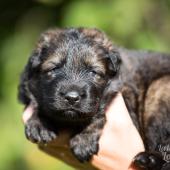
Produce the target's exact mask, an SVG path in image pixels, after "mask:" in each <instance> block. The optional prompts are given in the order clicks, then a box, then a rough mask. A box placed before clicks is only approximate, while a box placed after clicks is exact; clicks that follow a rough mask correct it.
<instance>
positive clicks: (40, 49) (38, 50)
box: [18, 29, 62, 105]
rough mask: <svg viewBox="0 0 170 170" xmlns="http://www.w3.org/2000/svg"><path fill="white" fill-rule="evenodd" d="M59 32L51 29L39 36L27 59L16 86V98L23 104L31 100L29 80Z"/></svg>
mask: <svg viewBox="0 0 170 170" xmlns="http://www.w3.org/2000/svg"><path fill="white" fill-rule="evenodd" d="M61 31H62V30H59V29H51V30H47V31H46V32H44V33H43V34H41V36H40V39H39V41H38V43H37V45H36V47H35V50H34V51H33V53H32V55H31V57H30V58H29V60H28V62H27V65H26V67H25V69H24V71H23V73H22V74H21V78H20V84H19V86H18V98H19V101H21V102H22V103H23V104H25V105H28V104H29V103H30V100H31V99H30V95H31V92H30V89H29V85H28V84H29V80H30V79H31V78H32V77H33V75H34V74H35V73H36V72H37V71H38V69H39V66H40V64H41V63H42V61H43V60H44V59H45V57H46V56H47V55H48V50H47V49H49V45H50V42H52V41H53V39H54V38H56V37H57V36H58V35H59V33H60V32H61Z"/></svg>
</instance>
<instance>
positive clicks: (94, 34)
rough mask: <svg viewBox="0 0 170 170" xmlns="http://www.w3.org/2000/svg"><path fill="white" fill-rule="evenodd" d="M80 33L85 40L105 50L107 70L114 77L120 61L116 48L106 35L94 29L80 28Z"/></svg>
mask: <svg viewBox="0 0 170 170" xmlns="http://www.w3.org/2000/svg"><path fill="white" fill-rule="evenodd" d="M80 31H81V32H82V33H83V34H84V35H85V36H86V38H89V39H92V40H93V41H95V42H96V43H98V44H99V45H101V46H103V48H104V49H105V50H106V56H105V58H106V59H107V61H108V67H109V68H108V70H109V71H110V73H111V74H112V75H115V74H116V73H117V72H118V70H119V67H120V63H121V59H120V55H119V52H118V50H117V47H116V46H114V45H113V43H112V41H111V40H110V39H109V38H108V37H107V36H106V34H105V33H104V32H102V31H100V30H98V29H96V28H80Z"/></svg>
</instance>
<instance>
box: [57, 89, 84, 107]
mask: <svg viewBox="0 0 170 170" xmlns="http://www.w3.org/2000/svg"><path fill="white" fill-rule="evenodd" d="M60 95H61V96H62V97H63V98H64V100H65V102H67V103H68V104H69V105H75V104H79V103H80V102H81V100H82V98H84V97H85V92H83V91H81V92H80V91H78V90H68V91H65V92H61V93H60Z"/></svg>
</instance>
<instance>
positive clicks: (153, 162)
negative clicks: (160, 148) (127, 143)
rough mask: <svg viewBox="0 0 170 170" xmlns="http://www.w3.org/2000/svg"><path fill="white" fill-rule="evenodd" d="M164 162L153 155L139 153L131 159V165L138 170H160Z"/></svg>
mask: <svg viewBox="0 0 170 170" xmlns="http://www.w3.org/2000/svg"><path fill="white" fill-rule="evenodd" d="M164 163H165V161H164V160H163V159H162V157H161V156H160V155H158V154H155V153H149V152H141V153H139V154H138V155H136V156H135V158H134V159H133V163H132V164H133V165H134V166H135V167H136V168H137V169H139V170H161V168H162V166H163V164H164Z"/></svg>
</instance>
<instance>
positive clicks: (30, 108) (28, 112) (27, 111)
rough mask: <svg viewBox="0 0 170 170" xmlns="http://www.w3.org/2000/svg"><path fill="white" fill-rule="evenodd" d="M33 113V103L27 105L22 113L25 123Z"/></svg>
mask: <svg viewBox="0 0 170 170" xmlns="http://www.w3.org/2000/svg"><path fill="white" fill-rule="evenodd" d="M33 113H34V108H33V106H32V105H29V106H27V107H26V109H25V110H24V112H23V115H22V121H23V123H24V124H26V122H27V121H28V120H29V119H30V118H31V116H32V115H33Z"/></svg>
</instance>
